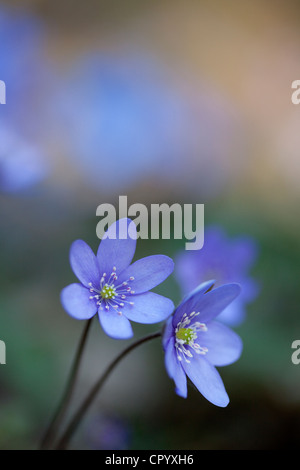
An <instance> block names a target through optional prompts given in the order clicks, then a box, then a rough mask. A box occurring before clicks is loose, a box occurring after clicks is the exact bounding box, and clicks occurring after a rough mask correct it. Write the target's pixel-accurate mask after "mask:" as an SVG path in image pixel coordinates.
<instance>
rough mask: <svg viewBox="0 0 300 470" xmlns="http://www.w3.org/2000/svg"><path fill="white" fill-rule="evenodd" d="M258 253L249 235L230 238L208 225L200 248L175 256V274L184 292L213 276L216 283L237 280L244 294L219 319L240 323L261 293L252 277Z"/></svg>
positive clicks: (230, 322) (183, 293)
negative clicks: (247, 309)
mask: <svg viewBox="0 0 300 470" xmlns="http://www.w3.org/2000/svg"><path fill="white" fill-rule="evenodd" d="M257 252H258V247H257V244H256V242H255V241H254V239H252V238H250V237H247V236H244V237H241V236H240V237H234V238H232V239H230V238H228V236H227V235H226V234H225V232H224V230H223V229H222V227H207V228H206V229H205V234H204V246H203V248H202V249H201V250H197V251H182V252H181V253H179V254H178V255H177V257H176V258H175V267H176V268H175V275H176V279H177V282H178V286H179V288H180V290H181V292H182V295H186V294H188V293H189V292H191V290H193V289H195V288H196V287H197V286H198V285H199V284H201V283H202V282H205V281H208V280H210V279H213V280H215V281H216V283H215V286H220V285H222V284H227V283H231V282H237V283H239V284H240V285H241V288H242V290H241V293H240V295H239V296H238V298H237V299H235V300H234V301H233V302H232V303H231V304H230V305H228V307H227V308H225V310H223V312H222V313H221V314H220V315H219V316H218V320H220V321H223V322H224V323H227V324H228V325H232V326H235V325H238V324H240V323H241V322H242V321H243V320H244V319H245V315H246V304H247V303H249V302H251V301H253V300H254V299H255V298H256V296H257V294H258V282H257V281H256V280H254V279H252V278H251V276H250V269H251V268H252V266H253V265H254V263H255V262H256V260H257V254H258V253H257Z"/></svg>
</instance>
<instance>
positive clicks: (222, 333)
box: [197, 321, 243, 366]
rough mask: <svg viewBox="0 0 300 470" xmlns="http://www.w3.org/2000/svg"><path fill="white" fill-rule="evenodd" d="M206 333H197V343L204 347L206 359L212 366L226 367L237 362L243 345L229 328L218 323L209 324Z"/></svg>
mask: <svg viewBox="0 0 300 470" xmlns="http://www.w3.org/2000/svg"><path fill="white" fill-rule="evenodd" d="M207 328H208V329H207V331H206V332H204V333H199V334H198V338H197V342H199V343H200V345H201V346H205V347H206V348H207V349H208V352H207V353H206V354H205V359H207V360H208V361H209V362H210V363H211V364H213V365H214V366H226V365H228V364H232V363H233V362H235V361H237V360H238V358H239V357H240V355H241V352H242V349H243V344H242V340H241V338H240V337H239V336H238V335H237V334H236V333H235V332H234V331H232V330H231V329H230V328H228V327H227V326H225V325H223V324H222V323H219V322H216V321H214V322H211V323H209V325H208V327H207Z"/></svg>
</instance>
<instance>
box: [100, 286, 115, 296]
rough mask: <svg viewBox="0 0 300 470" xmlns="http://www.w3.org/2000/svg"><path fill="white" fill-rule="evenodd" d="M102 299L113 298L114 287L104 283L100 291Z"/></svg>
mask: <svg viewBox="0 0 300 470" xmlns="http://www.w3.org/2000/svg"><path fill="white" fill-rule="evenodd" d="M100 294H101V297H102V298H103V299H114V298H115V296H116V291H115V288H114V287H112V286H109V285H108V284H105V285H104V286H103V288H102V290H101V292H100Z"/></svg>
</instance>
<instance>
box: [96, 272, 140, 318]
mask: <svg viewBox="0 0 300 470" xmlns="http://www.w3.org/2000/svg"><path fill="white" fill-rule="evenodd" d="M117 279H118V276H117V268H115V267H114V268H113V270H112V273H111V274H110V276H108V275H107V274H106V273H103V274H102V277H101V280H100V285H99V287H95V286H93V284H92V283H91V282H90V283H89V290H90V292H91V294H93V295H91V296H90V300H96V301H97V306H98V307H99V309H100V310H103V309H104V308H105V310H110V309H111V308H112V309H114V310H117V312H118V314H119V315H122V312H121V309H122V308H123V307H124V306H125V305H126V304H127V305H132V306H133V305H134V302H131V300H128V297H129V296H130V295H132V294H134V293H135V292H134V290H132V288H131V287H130V286H129V283H130V282H132V281H134V277H133V276H131V277H130V278H129V279H127V280H126V281H124V282H121V283H120V284H117V283H116V280H117ZM116 284H117V285H116Z"/></svg>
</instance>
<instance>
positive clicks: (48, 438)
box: [40, 319, 92, 450]
mask: <svg viewBox="0 0 300 470" xmlns="http://www.w3.org/2000/svg"><path fill="white" fill-rule="evenodd" d="M91 324H92V319H90V320H88V321H87V322H86V324H85V327H84V330H83V332H82V335H81V338H80V342H79V344H78V347H77V351H76V354H75V357H74V361H73V365H72V368H71V372H70V375H69V379H68V382H67V386H66V389H65V391H64V394H63V396H62V398H61V401H60V402H59V405H58V407H57V409H56V411H55V413H54V415H53V418H52V420H51V421H50V424H49V425H48V428H47V431H46V433H45V435H44V437H43V440H42V442H41V445H40V448H41V450H44V449H47V448H49V446H51V444H52V442H53V439H54V437H55V434H56V431H57V430H58V428H59V426H60V423H61V422H62V419H63V417H64V415H65V413H66V411H67V408H68V405H69V403H70V400H71V398H72V395H73V391H74V386H75V382H76V379H77V376H78V371H79V366H80V362H81V359H82V353H83V350H84V347H85V343H86V340H87V337H88V333H89V330H90V327H91Z"/></svg>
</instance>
